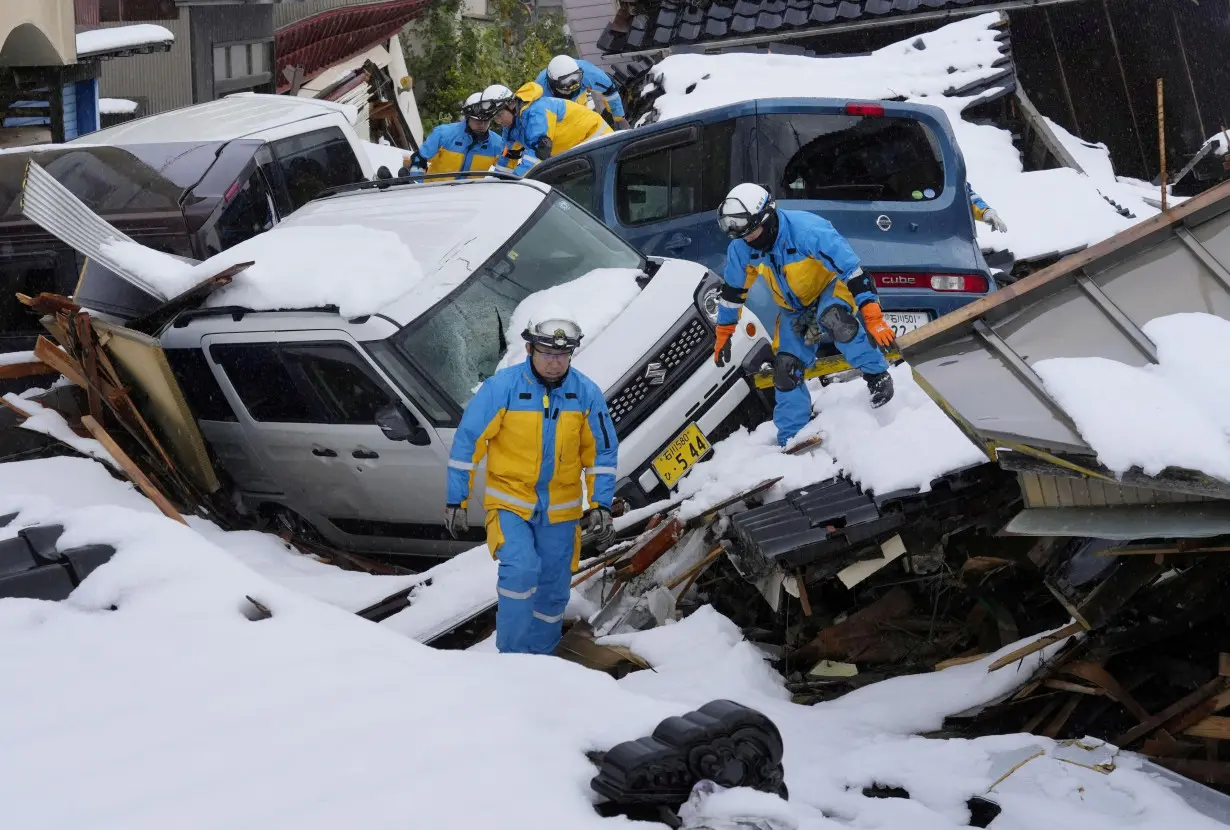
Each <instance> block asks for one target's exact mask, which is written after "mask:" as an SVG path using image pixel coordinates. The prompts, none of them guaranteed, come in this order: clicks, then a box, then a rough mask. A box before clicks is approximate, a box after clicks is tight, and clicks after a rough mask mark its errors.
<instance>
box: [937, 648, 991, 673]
mask: <svg viewBox="0 0 1230 830" xmlns="http://www.w3.org/2000/svg"><path fill="white" fill-rule="evenodd" d="M986 656H987V655H986V652H981V651H980V652H978V653H977V654H967V655H965V656H964V657H949V658H948V659H947V660H941V661H940V662H938V663H936V664H935V670H936V671H943V670H944V669H949V668H952V667H953V666H964V665H965V664H966V663H976V662H977V661H979V660H981V659H982V658H983V657H986Z"/></svg>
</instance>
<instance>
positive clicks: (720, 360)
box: [713, 323, 736, 367]
mask: <svg viewBox="0 0 1230 830" xmlns="http://www.w3.org/2000/svg"><path fill="white" fill-rule="evenodd" d="M735 325H736V324H735V323H728V324H726V325H724V326H718V327H717V342H716V343H714V344H713V362H714V363H716V364H717V365H718V366H719V367H720V366H725V365H726V361H728V360H730V336H731V335H732V334H734V333H735Z"/></svg>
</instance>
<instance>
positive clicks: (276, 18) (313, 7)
mask: <svg viewBox="0 0 1230 830" xmlns="http://www.w3.org/2000/svg"><path fill="white" fill-rule="evenodd" d="M384 2H387V0H303V2H300V3H278V4H276V5H274V7H273V28H274V29H275V30H276V29H281V28H282V27H283V26H289V25H291V24H292V23H298V22H299V21H300V20H306V19H308V18H309V17H312V16H313V15H317V14H320V13H322V12H328V11H333V10H334V9H344V8H346V7H348V6H370V5H377V4H380V3H384Z"/></svg>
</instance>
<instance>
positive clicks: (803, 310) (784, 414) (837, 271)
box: [714, 183, 895, 446]
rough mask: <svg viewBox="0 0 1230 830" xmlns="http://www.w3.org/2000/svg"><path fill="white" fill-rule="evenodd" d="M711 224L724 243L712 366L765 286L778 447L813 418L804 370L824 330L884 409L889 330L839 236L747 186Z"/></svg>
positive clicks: (889, 385)
mask: <svg viewBox="0 0 1230 830" xmlns="http://www.w3.org/2000/svg"><path fill="white" fill-rule="evenodd" d="M718 225H719V226H720V227H721V229H722V230H723V231H725V233H726V235H727V236H729V237H730V238H731V243H730V245H729V247H728V248H727V250H726V270H725V274H724V280H723V284H722V287H721V289H720V293H719V295H718V317H717V343H716V344H715V346H714V361H715V362H716V363H717V365H718V366H724V365H725V364H726V361H728V360H730V338H731V336H732V335H733V334H734V332H735V326H736V324H737V323H738V321H739V316H740V312H741V310H742V308H743V304H744V302H746V300H747V295H748V291H750V290H751V289H752V287H753V286H754V285H755V283H756V280H757V279H762V280H764V282H765V283H766V284H767V285H768V288H769V291H770V292H771V294H772V296H773V302H774V304H775V305H776V311H777V318H776V320H769V319H763V320H762V322H764V324H765V325H767V326H770V327H771V328H772V330H773V351H774V356H773V386H774V389H775V390H776V403H775V404H774V408H773V423H774V424H775V425H776V426H777V442H778V444H780V445H782V446H785V445H786V443H787V442H788V441H789V440H790V439H791V438H793V437H794V436H795V434H796V433H798V431H799V430H800V429H802V428H803V426H804V425H805V424H807V422H808V421H809V420H811V395H810V394H808V391H807V386H806V385H805V384H804V378H803V373H804V371H805V370H806V369H807V368H808V367H809V366H811V365H812V364H813V363H815V361H816V349H817V346H818V345H819V343H820V341H821V339H822V338H823V336H824V335H825V334H826V333H827V334H828V335H830V336H831V337H832V338H833V342H834V343H835V344H836V346H837V349H838V351H840V352H841V354H842V356H843V357H845V359H846V360H847V361H848V362H849V363H850V365H851V366H854V367H855V368H857V369H859V370H861V371H862V373H863V379H864V380H865V381H866V382H867V387H868V390H869V392H870V393H871V405H872V406H873V407H879V406H883V405H884V404H886V403H888V401H889V400H890V399H891V398H892V396H893V379H892V375H890V374H889V373H888V361H887V360H886V359H885V357H884V355H883V354H882V353H881V351H880V349H882V348H887V347H888V346H891V345H892V344H893V342H894V339H895V338H894V337H893V330H892V328H891V327H890V326H889V325H888V324H887V323H886V322H884V315H883V313H882V312H881V310H880V303H879V296H878V295H877V294H876V290H875V283H874V282H872V280H871V278H870V277H868V276H867V275H866V274H864V273H863V270H862V268H861V267H860V266H859V259H858V255H857V254H855V253H854V249H853V248H851V247H850V243H849V242H847V241H846V239H845V237H843V236H842V235H841V234H839V233H838V232H837V230H836V229H835V228H834V227H833V226H832V224H831V223H830V222H829V221H828V220H826V219H822V218H821V217H819V216H817V215H815V214H814V213H808V212H807V211H801V210H778V209H777V205H776V203H775V202H774V200H773V198H772V197H771V196H770V194H769V192H768V191H767V190H765V189H764V188H763V187H761V186H760V185H757V184H750V183H747V184H741V185H737V186H736V187H735V188H734V189H733V190H731V191H730V193H728V194H727V195H726V199H725V201H723V202H722V204H721V206H720V207H719V208H718ZM860 313H861V316H862V321H861V322H860V320H859V314H860ZM877 347H878V348H877Z"/></svg>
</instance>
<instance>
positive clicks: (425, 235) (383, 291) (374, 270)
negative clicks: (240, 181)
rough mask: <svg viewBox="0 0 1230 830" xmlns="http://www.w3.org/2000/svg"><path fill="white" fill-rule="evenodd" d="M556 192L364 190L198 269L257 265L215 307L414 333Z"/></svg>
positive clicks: (214, 299) (309, 209)
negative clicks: (306, 312)
mask: <svg viewBox="0 0 1230 830" xmlns="http://www.w3.org/2000/svg"><path fill="white" fill-rule="evenodd" d="M550 192H551V188H550V186H549V185H546V184H543V183H542V182H538V181H532V180H526V179H522V180H518V181H506V180H496V179H479V180H469V181H464V180H463V181H448V182H440V183H427V184H399V185H393V186H391V187H389V188H388V189H386V190H378V189H374V188H371V189H368V188H364V189H363V190H359V191H356V192H352V193H344V194H339V195H337V196H333V197H329V198H324V199H318V200H315V201H312V202H308V203H307V204H306V205H304V206H303V207H301V208H299V210H297V211H295V212H294V213H293V214H291V215H290V216H289V217H287V218H286V219H285V220H283V221H282V222H280V223H279V224H278V225H276V226H275V227H273V228H271V229H269V230H267V231H265V232H264V233H261V234H258V235H257V236H254V237H252V238H251V239H248V240H246V241H244V242H241V243H239V244H238V245H236V246H234V247H233V248H229V249H227V250H226V251H223V252H222V253H220V254H217V255H215V256H214V257H213V258H211V259H209V260H207V261H206V264H203V265H200V266H197V269H196V271H197V272H199V273H197V276H198V277H199V276H201V275H202V274H205V273H206V272H209V273H218V272H220V271H221V270H222V269H223V268H225V267H227V266H229V265H232V264H237V263H241V262H254V263H255V264H254V265H253V266H252V267H251V268H248V269H247V270H246V271H244V272H243V273H242V274H240V275H238V276H237V277H236V278H235V281H234V282H233V283H232V284H231V285H228V286H225V287H223V288H221V289H219V290H218V291H217V292H215V293H214V294H212V295H211V296H210V297H209V299H208V300H207V301H206V303H205V304H206V305H207V306H226V305H238V306H243V307H245V308H250V309H252V310H253V311H273V310H279V309H282V310H291V309H295V308H301V309H302V308H312V307H321V306H328V305H335V306H337V307H338V308H339V313H341V314H342V315H343V316H347V317H349V316H358V315H359V314H371V313H379V314H381V315H382V316H384V317H387V318H389V319H390V320H391V321H393V322H395V323H396V324H397V325H399V326H401V325H406V324H407V323H409V322H411V321H413V320H414V319H415V318H416V317H418V316H419V315H420V314H422V313H423V312H425V311H427V310H428V309H429V308H431V307H432V306H433V305H435V304H436V303H437V302H439V301H440V300H442V299H443V298H444V297H446V296H447V295H448V294H449V293H450V292H451V291H452V290H453V289H455V288H457V287H458V286H459V285H461V284H462V283H463V282H465V281H466V280H467V279H468V278H469V277H470V275H471V274H472V273H474V271H475V270H476V269H477V268H478V267H479V266H481V265H482V264H483V263H484V262H486V261H487V260H488V259H489V258H490V257H491V255H492V254H494V253H495V252H496V251H497V250H499V249H500V247H501V246H503V245H504V244H505V243H507V242H508V240H509V239H510V238H511V237H512V236H513V235H514V234H516V233H517V231H518V230H519V229H520V228H521V227H522V226H523V225H524V224H525V223H526V221H527V220H528V219H529V218H530V217H531V216H532V215H533V213H534V211H536V210H537V209H538V208H539V207H540V206H541V205H542V203H543V200H544V199H546V198H547V196H548V195H549V194H550ZM348 309H350V311H349V312H348Z"/></svg>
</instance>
